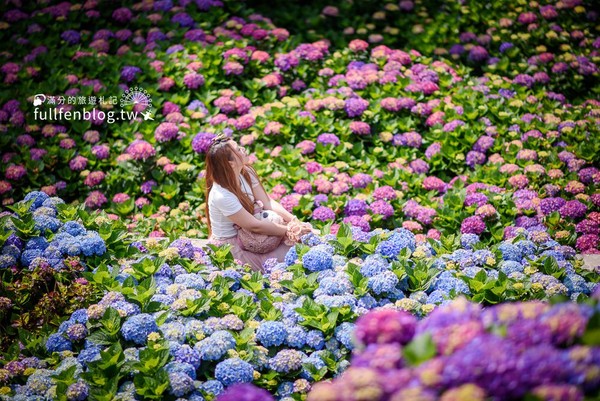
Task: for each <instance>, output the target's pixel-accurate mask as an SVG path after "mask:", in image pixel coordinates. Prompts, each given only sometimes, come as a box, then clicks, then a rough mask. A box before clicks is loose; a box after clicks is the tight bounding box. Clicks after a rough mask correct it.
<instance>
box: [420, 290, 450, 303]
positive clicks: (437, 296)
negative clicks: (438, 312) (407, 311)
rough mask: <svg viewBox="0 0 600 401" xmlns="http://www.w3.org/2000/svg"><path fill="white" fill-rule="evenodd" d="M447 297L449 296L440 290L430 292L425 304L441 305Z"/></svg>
mask: <svg viewBox="0 0 600 401" xmlns="http://www.w3.org/2000/svg"><path fill="white" fill-rule="evenodd" d="M448 297H449V294H448V293H447V292H444V291H441V290H435V291H432V292H431V294H429V296H428V297H427V302H426V303H428V304H436V305H437V304H441V303H442V302H444V300H445V299H447V298H448Z"/></svg>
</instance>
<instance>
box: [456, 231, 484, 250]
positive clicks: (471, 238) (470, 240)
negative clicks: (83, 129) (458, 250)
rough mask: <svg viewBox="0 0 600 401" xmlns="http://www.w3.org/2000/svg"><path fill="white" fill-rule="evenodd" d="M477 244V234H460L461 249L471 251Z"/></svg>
mask: <svg viewBox="0 0 600 401" xmlns="http://www.w3.org/2000/svg"><path fill="white" fill-rule="evenodd" d="M478 243H479V235H477V234H462V235H461V236H460V244H461V246H462V247H463V248H467V249H473V246H475V245H476V244H478Z"/></svg>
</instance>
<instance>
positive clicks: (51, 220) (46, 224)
mask: <svg viewBox="0 0 600 401" xmlns="http://www.w3.org/2000/svg"><path fill="white" fill-rule="evenodd" d="M33 221H34V228H35V229H36V230H39V231H40V233H42V234H45V233H46V230H50V231H52V232H53V233H55V232H56V231H58V229H59V228H60V227H61V226H62V222H61V221H60V220H59V219H57V218H56V217H51V216H46V215H34V216H33Z"/></svg>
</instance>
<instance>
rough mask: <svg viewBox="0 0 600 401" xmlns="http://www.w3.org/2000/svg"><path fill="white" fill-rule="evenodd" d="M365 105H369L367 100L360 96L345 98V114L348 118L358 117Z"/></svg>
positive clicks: (365, 107)
mask: <svg viewBox="0 0 600 401" xmlns="http://www.w3.org/2000/svg"><path fill="white" fill-rule="evenodd" d="M367 107H369V102H368V101H367V100H365V99H363V98H361V97H352V98H350V99H347V100H346V102H345V105H344V108H345V110H346V114H347V115H348V117H350V118H354V117H360V116H361V115H362V114H363V112H364V111H365V110H366V109H367Z"/></svg>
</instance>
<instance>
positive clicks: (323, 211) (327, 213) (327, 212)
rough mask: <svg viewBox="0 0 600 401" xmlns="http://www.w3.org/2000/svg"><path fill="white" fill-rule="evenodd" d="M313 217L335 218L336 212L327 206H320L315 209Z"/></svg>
mask: <svg viewBox="0 0 600 401" xmlns="http://www.w3.org/2000/svg"><path fill="white" fill-rule="evenodd" d="M312 218H313V219H314V220H319V221H327V220H334V219H335V212H334V211H333V210H331V209H330V208H328V207H327V206H319V207H317V208H316V209H315V210H314V211H313V213H312Z"/></svg>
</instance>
